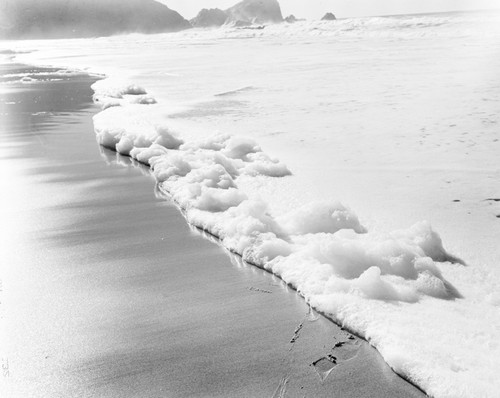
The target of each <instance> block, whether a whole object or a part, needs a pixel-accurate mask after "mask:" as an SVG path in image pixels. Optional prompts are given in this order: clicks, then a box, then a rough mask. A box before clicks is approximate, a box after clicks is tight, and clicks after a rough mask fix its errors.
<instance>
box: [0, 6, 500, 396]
mask: <svg viewBox="0 0 500 398" xmlns="http://www.w3.org/2000/svg"><path fill="white" fill-rule="evenodd" d="M499 19H500V16H499V14H498V13H495V12H472V13H447V14H429V15H423V14H422V15H410V16H397V17H374V18H357V19H343V20H339V21H336V22H333V23H332V22H319V21H304V22H298V23H295V24H281V25H275V26H267V27H265V28H264V29H258V30H256V29H234V28H227V29H226V28H222V29H214V30H198V29H193V30H189V31H185V32H180V33H174V34H161V35H150V36H146V35H127V36H116V37H110V38H98V39H73V40H53V41H22V42H21V41H12V42H0V50H2V52H3V56H5V57H15V60H16V61H19V62H25V63H34V64H37V65H50V66H55V67H60V68H64V69H65V70H66V71H62V72H60V73H62V74H63V73H66V74H67V73H68V72H67V70H68V69H69V70H70V71H74V72H73V73H78V72H77V71H78V70H83V71H85V72H90V73H96V74H100V75H105V76H106V77H107V79H105V80H103V81H101V82H100V83H98V84H97V85H95V86H94V91H95V99H96V100H97V102H101V103H102V104H103V108H105V110H103V111H102V112H101V113H99V114H98V115H97V116H96V117H95V120H94V128H95V130H96V134H97V139H98V141H99V142H100V143H101V144H103V145H105V146H108V147H111V148H113V149H116V150H118V151H119V152H121V153H123V154H128V155H130V156H132V157H134V158H136V159H138V160H140V161H142V162H143V163H146V164H149V165H151V166H152V168H153V169H154V175H155V177H156V179H157V181H158V183H159V184H160V187H161V189H162V190H163V191H164V192H165V193H168V194H169V195H171V197H172V198H173V200H174V201H175V202H176V203H177V204H178V205H179V206H180V207H181V208H183V209H184V211H185V213H184V214H185V217H186V219H187V221H188V222H189V223H191V224H193V225H196V226H198V227H200V228H202V229H205V230H207V231H208V232H210V233H211V234H213V235H216V236H218V237H219V238H220V243H221V244H222V245H224V246H225V247H227V248H228V249H230V250H232V251H234V252H236V253H238V254H240V255H242V256H243V258H244V259H245V260H246V261H248V262H250V263H253V264H255V265H258V266H260V267H262V268H265V269H267V270H269V271H271V272H273V273H274V274H276V275H278V276H280V277H281V278H282V279H283V280H285V282H287V283H289V284H290V285H291V286H293V287H294V288H296V289H297V290H298V291H299V293H300V294H302V295H303V296H304V298H305V299H306V300H307V302H308V303H310V304H311V305H312V306H313V307H315V308H317V309H318V310H320V311H322V312H323V313H325V314H327V315H328V316H329V317H331V318H332V319H334V320H335V321H336V322H338V323H340V324H342V325H344V326H345V327H346V328H348V329H349V330H351V331H352V332H355V333H357V334H359V335H360V336H363V337H364V338H365V339H367V340H368V341H369V342H370V343H371V344H372V345H373V346H375V347H376V348H377V349H378V350H379V351H380V353H381V354H382V356H383V357H384V359H385V360H386V361H387V363H388V364H389V365H390V366H391V367H392V368H393V369H394V370H395V371H396V372H397V373H399V374H401V375H402V376H404V377H406V378H408V379H409V380H411V381H412V382H413V383H415V384H416V385H418V386H419V387H421V388H422V389H423V390H424V391H426V392H427V393H428V394H430V395H432V396H436V397H494V396H497V395H498V390H499V389H500V380H499V379H498V376H497V375H498V372H499V371H500V346H499V343H498V342H499V341H500V313H499V311H500V292H499V291H498V286H499V283H500V272H499V267H498V264H499V263H500V246H499V245H498V238H499V236H500V188H499V187H500V161H499V160H498V159H499V157H498V155H499V152H500V143H499V139H500V132H499V111H500V74H499V73H498V70H500V23H499ZM18 78H19V81H23V82H24V83H25V84H31V83H32V80H30V79H33V78H34V79H36V76H22V75H21V74H20V75H19V76H18ZM43 78H46V77H43ZM51 78H52V79H57V78H58V76H57V73H55V74H53V76H52V77H51Z"/></svg>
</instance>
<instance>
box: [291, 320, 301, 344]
mask: <svg viewBox="0 0 500 398" xmlns="http://www.w3.org/2000/svg"><path fill="white" fill-rule="evenodd" d="M303 326H304V321H302V322H300V323H299V326H297V327H296V328H295V331H294V332H293V336H292V339H291V340H290V344H294V343H295V342H296V341H297V340H298V338H299V337H300V331H301V330H302V327H303ZM290 349H292V348H291V347H290Z"/></svg>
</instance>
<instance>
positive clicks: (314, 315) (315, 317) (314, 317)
mask: <svg viewBox="0 0 500 398" xmlns="http://www.w3.org/2000/svg"><path fill="white" fill-rule="evenodd" d="M319 318H320V316H319V314H318V313H316V312H315V311H314V310H313V309H312V308H311V307H309V311H308V312H307V320H308V321H309V322H315V321H317V320H318V319H319Z"/></svg>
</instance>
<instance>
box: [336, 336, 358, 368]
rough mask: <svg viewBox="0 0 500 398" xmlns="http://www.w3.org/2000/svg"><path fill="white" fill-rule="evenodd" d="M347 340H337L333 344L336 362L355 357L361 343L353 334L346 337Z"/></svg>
mask: <svg viewBox="0 0 500 398" xmlns="http://www.w3.org/2000/svg"><path fill="white" fill-rule="evenodd" d="M348 339H349V341H339V342H338V343H336V344H335V345H334V346H333V349H332V350H333V352H334V354H335V356H336V358H337V362H345V361H349V360H350V359H353V358H355V357H356V356H357V355H358V352H359V349H360V348H361V345H360V343H359V341H356V339H355V338H354V336H349V337H348Z"/></svg>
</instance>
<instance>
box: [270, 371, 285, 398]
mask: <svg viewBox="0 0 500 398" xmlns="http://www.w3.org/2000/svg"><path fill="white" fill-rule="evenodd" d="M288 380H289V377H288V376H287V375H285V376H283V377H282V378H281V380H280V383H279V384H278V387H277V388H276V390H275V391H274V394H273V397H272V398H284V397H285V395H286V385H287V384H288Z"/></svg>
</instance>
